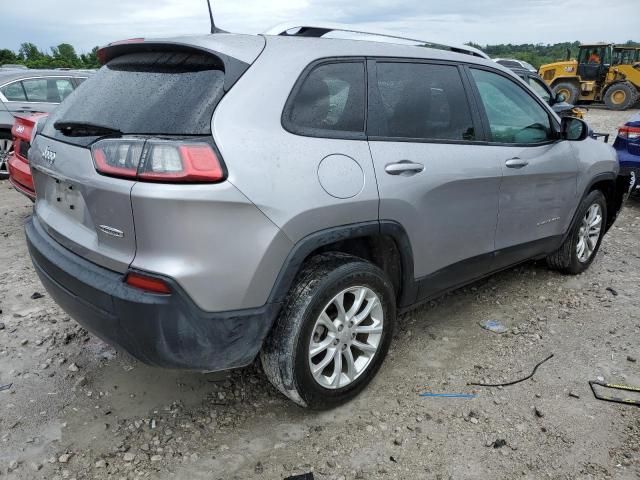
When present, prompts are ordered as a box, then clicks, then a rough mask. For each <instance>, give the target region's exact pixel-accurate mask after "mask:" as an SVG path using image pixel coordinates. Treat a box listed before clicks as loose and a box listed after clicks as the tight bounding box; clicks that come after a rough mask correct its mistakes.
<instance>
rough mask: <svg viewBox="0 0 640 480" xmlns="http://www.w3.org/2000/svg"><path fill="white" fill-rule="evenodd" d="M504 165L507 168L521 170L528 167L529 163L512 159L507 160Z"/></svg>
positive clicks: (520, 159) (515, 158)
mask: <svg viewBox="0 0 640 480" xmlns="http://www.w3.org/2000/svg"><path fill="white" fill-rule="evenodd" d="M505 165H506V166H507V168H522V167H526V166H527V165H529V161H528V160H523V159H522V158H518V157H514V158H510V159H509V160H507V161H506V162H505Z"/></svg>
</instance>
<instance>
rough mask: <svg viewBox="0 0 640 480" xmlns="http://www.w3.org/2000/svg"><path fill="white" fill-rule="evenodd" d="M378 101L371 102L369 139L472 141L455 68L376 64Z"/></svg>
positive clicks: (462, 89) (470, 126)
mask: <svg viewBox="0 0 640 480" xmlns="http://www.w3.org/2000/svg"><path fill="white" fill-rule="evenodd" d="M377 87H378V93H379V100H378V101H377V102H372V105H371V109H372V113H371V116H372V121H371V123H370V125H371V127H372V128H371V129H370V130H371V131H370V133H371V134H372V135H377V136H382V137H396V138H416V139H418V138H419V139H432V140H474V139H475V134H474V129H473V122H472V120H471V112H470V109H469V104H468V102H467V96H466V94H465V91H464V87H463V85H462V80H461V79H460V74H459V72H458V68H457V67H455V66H450V65H430V64H421V63H391V62H390V63H378V64H377Z"/></svg>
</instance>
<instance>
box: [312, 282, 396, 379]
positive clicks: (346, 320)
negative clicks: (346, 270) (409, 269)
mask: <svg viewBox="0 0 640 480" xmlns="http://www.w3.org/2000/svg"><path fill="white" fill-rule="evenodd" d="M383 316H384V315H383V310H382V304H381V302H380V299H379V298H378V296H377V295H376V294H375V293H374V292H373V290H371V289H370V288H367V287H351V288H348V289H346V290H343V291H342V292H340V293H339V294H338V295H336V296H335V297H333V299H332V300H331V301H330V302H329V303H328V304H327V305H326V306H325V308H324V310H323V311H322V313H321V314H320V316H319V317H318V319H317V320H316V323H315V325H314V327H313V333H312V336H311V341H310V343H309V367H310V369H311V374H312V375H313V378H314V379H315V380H316V382H318V383H319V384H320V385H321V386H323V387H325V388H331V389H336V388H342V387H345V386H347V385H349V384H350V383H351V382H353V381H355V380H356V379H357V378H358V377H359V376H360V375H361V374H362V373H363V372H364V371H365V370H366V368H367V367H368V366H369V364H370V363H371V360H372V359H373V357H374V356H375V354H376V352H377V351H378V348H379V347H380V344H381V341H382V331H383V327H384V325H383V324H384V318H383Z"/></svg>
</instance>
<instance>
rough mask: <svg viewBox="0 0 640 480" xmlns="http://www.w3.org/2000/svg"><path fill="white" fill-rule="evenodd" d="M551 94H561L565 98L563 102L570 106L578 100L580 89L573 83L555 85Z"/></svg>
mask: <svg viewBox="0 0 640 480" xmlns="http://www.w3.org/2000/svg"><path fill="white" fill-rule="evenodd" d="M553 93H555V94H556V95H557V94H558V93H563V94H564V96H565V97H566V98H565V100H564V101H565V102H567V103H570V104H571V105H576V104H577V103H578V100H580V89H579V88H578V86H577V85H576V84H575V83H573V82H559V83H556V84H555V85H554V87H553Z"/></svg>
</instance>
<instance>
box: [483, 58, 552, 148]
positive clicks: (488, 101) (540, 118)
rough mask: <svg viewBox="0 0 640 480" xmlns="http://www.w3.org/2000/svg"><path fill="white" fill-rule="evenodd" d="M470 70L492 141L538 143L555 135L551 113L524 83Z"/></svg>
mask: <svg viewBox="0 0 640 480" xmlns="http://www.w3.org/2000/svg"><path fill="white" fill-rule="evenodd" d="M471 72H472V74H473V77H474V79H475V81H476V85H477V86H478V90H479V91H480V97H481V99H482V103H483V104H484V109H485V112H486V114H487V117H488V120H489V127H490V129H491V139H492V141H494V142H500V143H523V144H535V143H541V142H545V141H547V140H549V139H551V138H552V137H553V130H552V128H551V120H550V118H549V114H548V113H547V111H546V110H545V109H544V108H542V106H541V105H540V104H538V102H536V101H535V100H534V99H533V98H532V97H531V96H530V95H529V94H528V93H527V92H526V91H525V90H524V89H523V88H522V87H520V86H519V85H518V84H516V83H515V82H514V81H512V80H509V79H508V78H506V77H503V76H501V75H498V74H495V73H491V72H487V71H485V70H476V69H471Z"/></svg>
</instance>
